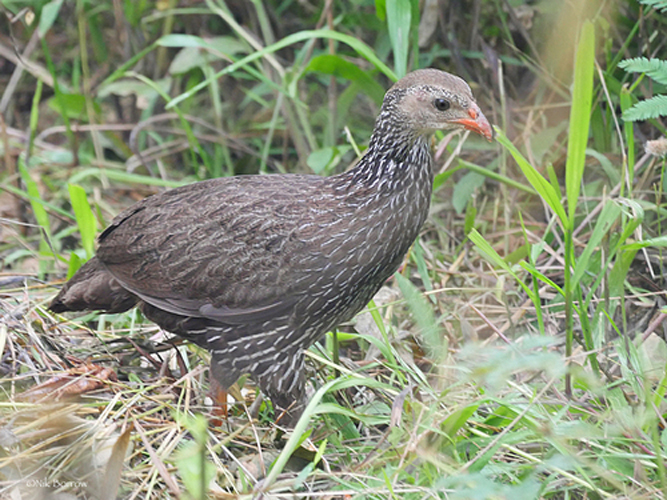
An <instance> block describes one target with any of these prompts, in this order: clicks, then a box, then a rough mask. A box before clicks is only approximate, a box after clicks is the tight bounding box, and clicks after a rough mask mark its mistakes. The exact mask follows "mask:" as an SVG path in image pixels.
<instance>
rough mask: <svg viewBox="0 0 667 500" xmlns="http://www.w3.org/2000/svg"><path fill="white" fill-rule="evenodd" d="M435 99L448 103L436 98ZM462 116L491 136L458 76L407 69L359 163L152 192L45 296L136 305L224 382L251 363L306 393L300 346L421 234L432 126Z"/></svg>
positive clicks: (93, 304)
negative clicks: (331, 171) (197, 348)
mask: <svg viewBox="0 0 667 500" xmlns="http://www.w3.org/2000/svg"><path fill="white" fill-rule="evenodd" d="M436 98H439V99H446V100H447V101H448V103H450V106H449V109H448V110H446V111H442V110H437V109H435V108H434V104H433V100H434V99H436ZM471 110H472V111H471ZM456 127H466V128H471V129H473V130H475V131H476V132H478V133H481V134H483V135H485V136H486V137H487V138H490V137H491V129H490V127H489V125H488V122H487V121H486V119H485V118H484V116H483V115H482V114H481V112H480V111H479V108H478V107H477V105H476V104H475V101H474V99H473V97H472V94H471V92H470V89H469V87H468V86H467V84H465V82H463V80H461V79H459V78H457V77H454V76H452V75H449V74H447V73H444V72H441V71H437V70H421V71H416V72H414V73H411V74H409V75H407V76H406V77H405V78H403V79H402V80H400V81H399V82H398V83H397V84H396V85H394V87H392V89H390V90H389V92H387V95H386V96H385V100H384V103H383V106H382V110H381V112H380V115H379V116H378V118H377V121H376V125H375V130H374V132H373V135H372V138H371V141H370V145H369V148H368V150H367V152H366V153H365V155H364V156H363V157H362V158H361V160H360V161H359V163H358V164H357V165H356V167H355V168H354V169H352V170H350V171H349V172H346V173H343V174H340V175H337V176H333V177H329V178H324V177H319V176H313V175H267V176H238V177H232V178H220V179H214V180H209V181H203V182H198V183H195V184H192V185H189V186H184V187H181V188H177V189H173V190H171V191H167V192H165V193H161V194H159V195H155V196H152V197H149V198H146V199H145V200H143V201H141V202H139V203H137V204H136V205H134V206H132V207H130V208H129V209H127V210H126V211H124V212H122V213H121V214H120V215H118V216H117V217H116V218H115V219H114V221H113V223H112V224H111V225H110V226H109V227H108V228H107V229H106V230H105V231H104V232H103V233H102V234H101V235H100V238H99V242H100V245H99V249H98V251H97V256H96V257H94V258H93V259H91V260H90V261H89V262H88V263H87V264H86V265H85V266H84V267H83V268H82V269H81V270H80V271H79V272H78V273H77V274H76V275H75V276H74V277H73V278H72V279H71V280H70V281H69V282H68V283H67V284H66V285H65V286H64V287H63V289H62V290H61V292H60V293H59V294H58V296H57V297H56V298H55V299H54V300H53V302H52V303H51V306H50V307H51V309H52V310H54V311H56V312H62V311H66V310H82V309H99V310H107V311H111V312H119V311H124V310H127V309H129V308H131V307H133V306H135V305H139V307H140V308H141V309H142V311H143V312H144V314H145V315H146V317H148V318H149V319H151V320H152V321H154V322H156V323H157V324H158V325H160V326H161V327H162V328H164V329H165V330H167V331H170V332H172V333H175V334H177V335H180V336H182V337H185V338H187V339H189V340H191V341H193V342H195V343H197V344H198V345H201V346H203V347H205V348H207V349H209V350H210V351H211V353H212V361H211V368H212V372H213V375H214V376H215V378H216V379H217V380H218V381H219V382H220V383H221V384H222V385H223V386H229V385H230V384H231V383H233V382H234V381H235V380H236V379H237V378H238V377H239V376H240V375H242V374H243V373H250V374H251V375H252V376H253V377H254V378H255V380H256V381H257V382H258V383H259V385H260V387H261V388H262V390H263V391H264V392H265V393H267V394H268V395H269V396H270V397H271V399H272V401H273V403H274V404H276V405H277V406H278V407H281V408H288V407H289V406H290V404H292V403H293V402H294V401H298V400H300V399H301V397H302V395H303V391H304V374H303V360H304V358H303V349H305V348H307V347H309V346H310V345H311V344H313V343H314V342H315V341H316V340H317V339H318V338H319V337H320V336H321V335H322V334H323V333H325V332H326V331H328V330H330V329H332V328H334V327H335V326H336V325H338V324H340V323H341V322H344V321H347V320H349V319H350V318H352V317H353V316H354V315H355V314H356V313H357V312H359V311H360V310H361V309H362V308H363V307H364V306H365V305H366V304H367V303H368V302H369V301H370V299H371V298H372V297H373V295H374V294H375V293H376V292H377V290H378V289H379V288H380V287H381V286H382V284H383V283H384V282H385V280H386V279H387V278H389V277H390V276H391V275H392V274H393V273H394V272H395V271H396V269H397V268H398V267H399V265H400V263H401V261H402V259H403V256H404V255H405V253H406V252H407V251H408V249H409V248H410V246H411V245H412V243H413V242H414V240H415V238H416V237H417V235H418V232H419V230H420V228H421V226H422V224H423V223H424V220H425V219H426V216H427V214H428V209H429V202H430V197H431V189H432V181H433V169H432V158H431V152H430V145H429V138H430V135H431V133H432V132H433V131H434V130H436V129H446V128H456Z"/></svg>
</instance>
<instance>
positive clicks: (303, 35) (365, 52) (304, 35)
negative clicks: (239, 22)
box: [112, 30, 397, 109]
mask: <svg viewBox="0 0 667 500" xmlns="http://www.w3.org/2000/svg"><path fill="white" fill-rule="evenodd" d="M317 38H325V39H331V40H337V41H339V42H342V43H345V44H347V45H349V46H350V47H351V48H352V49H354V50H355V51H356V52H357V54H359V55H360V56H361V57H363V58H364V59H366V60H367V61H368V62H370V63H371V64H373V65H374V66H375V67H376V68H377V69H378V70H380V71H381V72H382V73H384V74H385V75H387V77H389V78H390V79H392V80H396V79H397V78H396V74H395V73H394V72H393V71H392V70H391V69H389V67H388V66H387V65H386V64H385V63H383V62H382V60H380V58H378V56H377V55H376V54H375V51H374V50H373V49H371V48H370V47H369V46H368V45H366V44H365V43H364V42H362V41H361V40H359V39H357V38H355V37H353V36H350V35H346V34H343V33H338V32H337V31H333V30H313V31H300V32H298V33H294V34H292V35H289V36H286V37H285V38H283V39H282V40H280V41H278V42H276V43H274V44H272V45H269V46H268V47H264V48H263V49H262V50H258V51H257V52H253V53H252V54H249V55H247V56H246V57H244V58H243V59H241V60H239V61H236V62H235V63H234V64H230V65H229V66H227V67H225V68H224V69H223V70H221V71H218V72H217V73H215V74H214V75H212V76H210V77H208V78H206V79H205V80H204V81H202V82H200V83H198V84H197V85H195V86H194V87H193V88H192V89H190V90H188V91H187V92H184V93H182V94H181V95H179V96H177V97H175V98H174V99H172V100H171V101H169V102H168V103H167V105H166V107H165V109H171V108H174V107H175V106H176V105H177V104H179V103H180V102H181V101H184V100H186V99H188V98H190V97H192V96H193V95H194V94H196V93H197V92H199V91H200V90H202V89H204V88H206V87H208V86H209V85H210V84H211V82H212V81H214V80H216V79H218V78H220V77H221V76H223V75H226V74H229V73H233V72H234V71H237V70H238V69H239V68H242V67H244V66H246V65H248V64H250V63H251V62H253V61H256V60H257V59H260V58H262V57H264V56H265V55H267V54H272V53H274V52H277V51H278V50H281V49H284V48H285V47H289V46H290V45H293V44H296V43H300V42H303V41H307V40H314V39H317ZM115 74H116V73H114V75H115ZM114 75H112V76H114Z"/></svg>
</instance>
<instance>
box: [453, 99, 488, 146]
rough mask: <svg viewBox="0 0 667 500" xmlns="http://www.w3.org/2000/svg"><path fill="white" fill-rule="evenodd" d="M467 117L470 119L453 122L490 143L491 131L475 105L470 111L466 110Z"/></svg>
mask: <svg viewBox="0 0 667 500" xmlns="http://www.w3.org/2000/svg"><path fill="white" fill-rule="evenodd" d="M468 116H470V118H461V119H460V120H454V123H458V124H459V125H463V126H464V127H465V128H466V129H468V130H472V131H473V132H476V133H478V134H479V135H481V136H483V137H485V138H486V140H487V141H489V142H490V141H492V140H493V129H492V128H491V125H490V124H489V121H488V120H487V119H486V117H485V116H484V115H483V114H482V112H481V111H480V110H479V108H478V107H477V105H475V104H473V106H472V107H471V108H470V109H468Z"/></svg>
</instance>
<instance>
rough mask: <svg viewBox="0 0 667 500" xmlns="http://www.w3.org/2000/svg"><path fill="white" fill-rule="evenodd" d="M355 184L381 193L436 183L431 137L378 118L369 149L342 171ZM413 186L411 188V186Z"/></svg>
mask: <svg viewBox="0 0 667 500" xmlns="http://www.w3.org/2000/svg"><path fill="white" fill-rule="evenodd" d="M343 175H345V176H347V178H348V180H349V181H350V182H351V183H352V185H353V186H358V187H359V188H362V189H365V190H367V189H371V190H378V191H382V192H392V191H405V190H406V189H407V190H412V189H414V188H417V189H419V190H424V189H425V190H428V191H429V195H430V190H431V186H432V183H433V159H432V154H431V147H430V140H429V137H428V136H425V135H421V134H415V133H413V132H411V131H408V130H403V129H401V128H400V127H397V126H396V124H395V123H394V124H392V126H384V125H383V123H382V122H381V121H380V120H378V123H377V124H376V127H375V130H374V131H373V135H372V136H371V141H370V143H369V146H368V149H367V150H366V152H365V153H364V156H363V157H362V158H361V159H360V160H359V162H358V163H357V165H356V166H355V167H354V168H353V169H352V170H350V171H349V172H347V173H346V174H343ZM411 188H412V189H411Z"/></svg>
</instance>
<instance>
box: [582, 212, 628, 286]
mask: <svg viewBox="0 0 667 500" xmlns="http://www.w3.org/2000/svg"><path fill="white" fill-rule="evenodd" d="M620 215H621V208H620V207H619V206H618V205H617V204H616V203H614V202H613V201H609V202H607V204H606V205H605V206H604V208H603V209H602V212H601V213H600V217H598V220H597V222H596V223H595V229H593V233H592V234H591V237H590V238H589V240H588V243H587V244H586V248H584V251H583V252H582V254H581V255H580V256H579V258H578V259H577V263H576V265H575V267H574V274H573V276H572V281H573V283H578V282H579V280H580V279H581V278H582V277H583V275H584V272H585V271H586V269H588V266H589V263H590V260H591V256H592V255H593V252H594V251H596V250H597V247H598V245H599V244H600V242H601V241H602V238H604V237H605V236H606V235H608V234H609V231H610V230H611V228H612V226H613V225H614V223H615V222H616V220H617V219H618V217H619V216H620Z"/></svg>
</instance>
